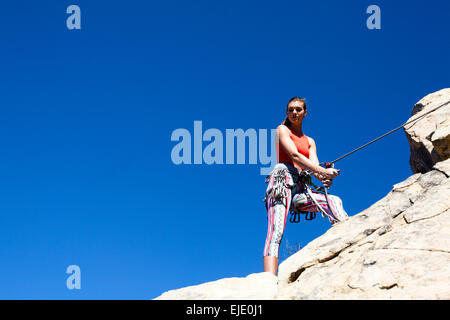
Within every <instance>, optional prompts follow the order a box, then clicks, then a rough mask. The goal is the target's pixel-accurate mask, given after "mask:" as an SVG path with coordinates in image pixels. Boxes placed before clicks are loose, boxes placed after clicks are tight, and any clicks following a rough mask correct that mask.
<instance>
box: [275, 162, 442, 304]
mask: <svg viewBox="0 0 450 320" xmlns="http://www.w3.org/2000/svg"><path fill="white" fill-rule="evenodd" d="M449 175H450V159H448V160H446V161H444V162H440V163H438V164H436V165H435V166H434V167H433V170H431V171H429V172H427V173H425V174H420V173H418V174H415V175H413V176H411V177H410V178H408V179H407V180H405V181H403V182H401V183H399V184H396V185H395V186H394V188H393V190H392V191H391V192H390V193H389V194H388V195H386V197H384V198H383V199H381V200H380V201H378V202H376V203H375V204H374V205H372V206H371V207H370V208H368V209H366V210H364V211H363V212H361V213H359V214H357V215H355V216H352V217H350V219H348V220H347V221H345V222H343V223H340V224H338V225H336V226H334V227H333V228H331V229H330V230H328V232H326V233H325V234H324V235H323V236H321V237H319V238H317V239H315V240H314V241H312V242H310V243H309V244H308V245H307V246H306V247H305V248H303V249H302V250H300V251H299V252H298V253H296V254H294V255H293V256H291V257H289V258H288V259H287V260H285V261H284V262H283V263H282V264H281V265H280V270H279V284H278V286H279V288H278V292H279V294H278V296H277V298H278V299H450V223H449V221H448V219H450V197H449V195H450V180H449V178H448V177H449Z"/></svg>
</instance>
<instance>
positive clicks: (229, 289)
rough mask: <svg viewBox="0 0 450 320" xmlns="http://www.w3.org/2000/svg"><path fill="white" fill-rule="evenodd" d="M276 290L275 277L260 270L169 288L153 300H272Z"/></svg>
mask: <svg viewBox="0 0 450 320" xmlns="http://www.w3.org/2000/svg"><path fill="white" fill-rule="evenodd" d="M276 292H277V277H276V276H274V275H272V274H271V273H268V272H261V273H254V274H251V275H249V276H247V277H245V278H237V277H236V278H225V279H220V280H217V281H211V282H207V283H204V284H200V285H197V286H191V287H186V288H181V289H177V290H170V291H167V292H165V293H163V294H162V295H161V296H159V297H158V298H156V299H155V300H273V299H275V297H276Z"/></svg>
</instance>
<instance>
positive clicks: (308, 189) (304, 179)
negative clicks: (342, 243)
mask: <svg viewBox="0 0 450 320" xmlns="http://www.w3.org/2000/svg"><path fill="white" fill-rule="evenodd" d="M325 165H328V168H333V167H334V166H333V164H328V163H326V164H325ZM311 176H312V172H311V171H309V170H303V171H302V172H300V173H299V179H298V183H300V184H301V187H302V188H303V190H304V191H305V195H306V196H307V197H308V199H309V200H311V201H312V202H313V203H314V205H315V207H316V208H319V210H320V212H321V213H322V217H323V218H328V219H329V220H330V221H333V222H337V221H339V219H338V218H337V217H335V216H334V215H333V214H331V215H330V214H329V213H327V212H326V211H325V209H324V208H323V207H322V206H321V205H320V204H319V203H318V202H317V200H316V199H315V197H314V196H313V195H312V192H313V188H314V191H315V192H321V193H323V194H324V196H325V199H326V202H327V205H328V208H331V205H330V202H329V199H328V188H327V187H325V186H320V187H318V186H316V185H315V184H314V183H313V182H312V178H311ZM289 211H290V215H291V217H290V219H289V221H290V222H291V223H299V222H300V216H301V214H304V215H305V220H306V221H311V220H313V219H315V218H316V212H309V211H301V210H298V209H297V207H296V206H295V205H294V206H291V208H290V210H289Z"/></svg>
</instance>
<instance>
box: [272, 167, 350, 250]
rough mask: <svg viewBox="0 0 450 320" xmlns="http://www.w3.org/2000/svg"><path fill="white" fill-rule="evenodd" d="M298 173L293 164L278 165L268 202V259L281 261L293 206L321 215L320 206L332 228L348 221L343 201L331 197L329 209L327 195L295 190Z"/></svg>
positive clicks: (300, 187) (296, 188)
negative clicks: (287, 221)
mask: <svg viewBox="0 0 450 320" xmlns="http://www.w3.org/2000/svg"><path fill="white" fill-rule="evenodd" d="M296 170H297V169H296V168H295V167H293V166H292V165H290V164H285V163H278V164H277V165H276V166H275V168H274V169H273V171H272V174H271V177H270V181H269V185H268V186H267V190H266V197H265V199H264V200H265V202H266V210H267V214H268V216H267V220H268V228H267V237H266V242H265V246H264V256H275V257H278V253H279V248H280V243H281V240H282V238H283V233H284V229H285V227H286V220H287V217H288V214H289V209H290V208H291V206H295V207H296V209H297V210H298V211H303V212H321V210H320V208H318V207H317V205H320V206H321V207H322V208H323V209H324V210H325V212H326V213H327V215H328V219H329V221H330V222H331V223H332V224H334V223H335V222H338V221H343V220H345V219H347V213H346V212H345V210H344V207H343V206H342V201H341V199H340V198H339V197H337V196H334V195H328V200H329V204H330V205H328V203H327V201H326V198H325V195H324V194H322V193H319V192H314V191H312V192H310V193H308V192H307V191H306V190H305V189H304V188H303V187H302V185H301V184H297V185H296V186H295V182H294V179H293V176H295V174H296ZM314 200H315V201H314Z"/></svg>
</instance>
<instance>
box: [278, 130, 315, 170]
mask: <svg viewBox="0 0 450 320" xmlns="http://www.w3.org/2000/svg"><path fill="white" fill-rule="evenodd" d="M289 131H290V134H289V137H290V138H291V140H292V141H294V144H295V146H296V147H297V151H298V152H300V153H301V154H302V155H304V156H305V157H307V158H308V159H309V141H308V137H307V136H305V135H304V134H303V135H298V134H297V133H296V132H294V131H291V130H290V129H289ZM277 152H278V153H277V154H278V162H287V163H290V164H292V165H293V166H295V167H297V165H296V164H294V161H292V159H291V157H289V155H288V154H287V153H286V151H284V149H283V147H282V146H281V145H279V144H278V148H277ZM301 169H302V170H303V168H301Z"/></svg>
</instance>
